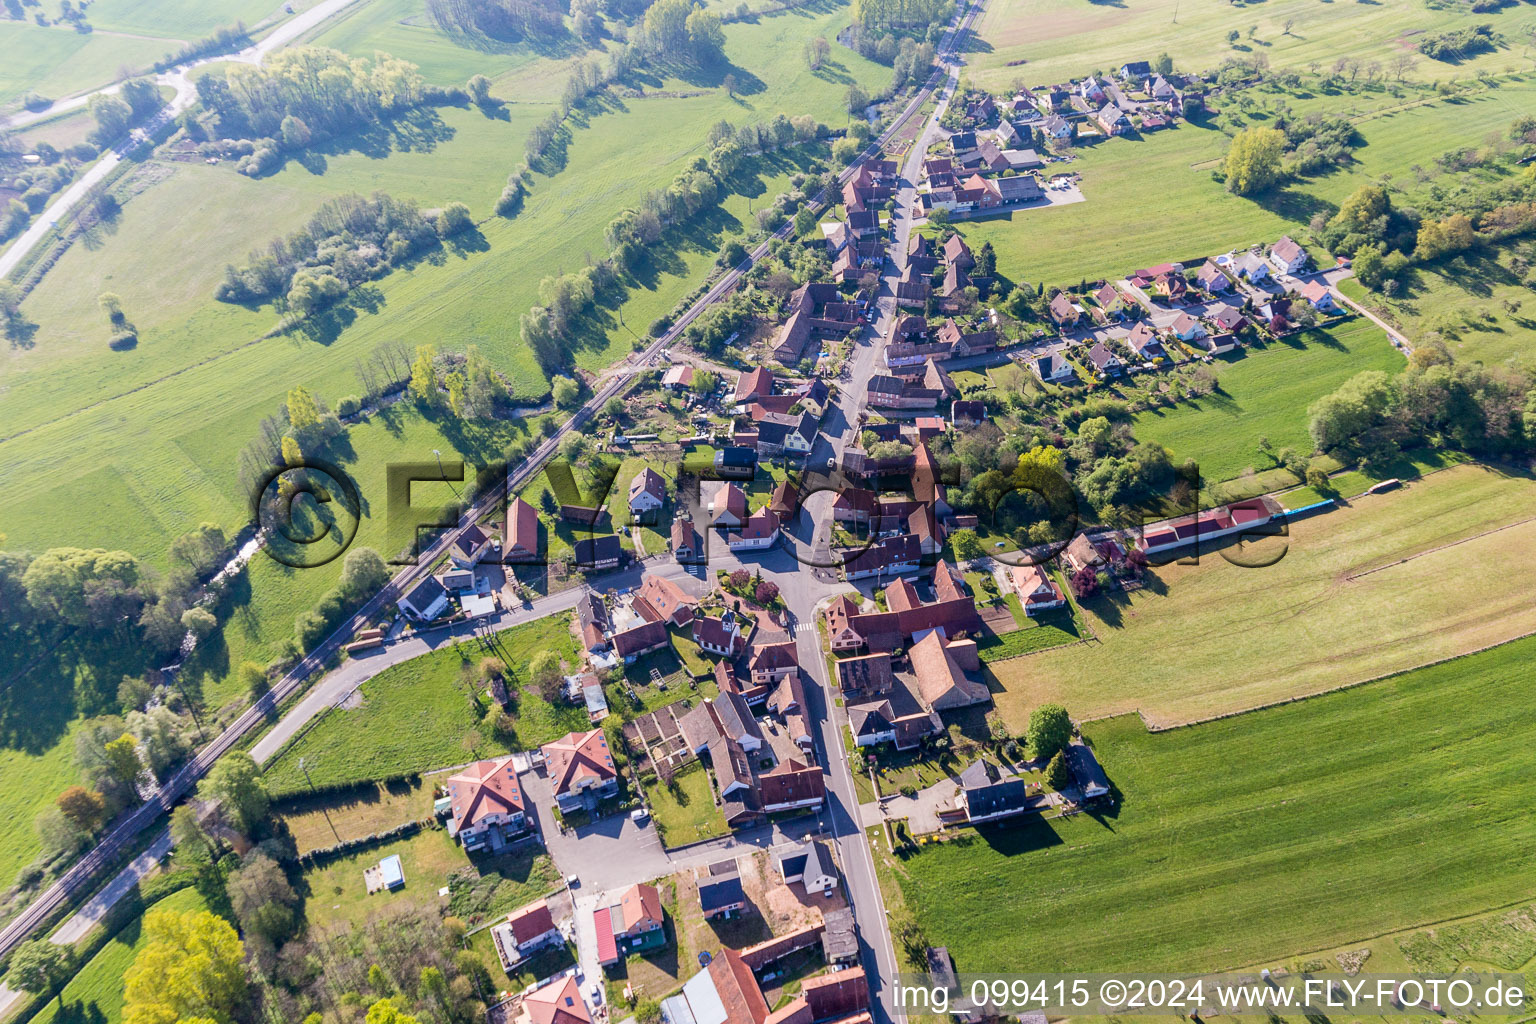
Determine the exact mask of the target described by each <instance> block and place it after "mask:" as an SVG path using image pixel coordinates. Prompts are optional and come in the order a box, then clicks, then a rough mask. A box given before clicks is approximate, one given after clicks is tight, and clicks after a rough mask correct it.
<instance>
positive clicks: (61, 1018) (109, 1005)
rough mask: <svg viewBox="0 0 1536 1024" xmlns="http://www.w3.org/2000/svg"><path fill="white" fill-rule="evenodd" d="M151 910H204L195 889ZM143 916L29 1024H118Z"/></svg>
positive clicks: (85, 965) (139, 943)
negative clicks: (126, 972)
mask: <svg viewBox="0 0 1536 1024" xmlns="http://www.w3.org/2000/svg"><path fill="white" fill-rule="evenodd" d="M150 909H151V910H172V911H176V912H178V913H186V912H187V911H191V910H206V909H208V908H207V905H206V904H205V903H204V902H203V898H202V896H201V895H199V894H198V892H197V890H196V889H182V890H180V891H178V892H173V893H171V895H169V896H167V897H166V898H165V899H163V900H160V901H159V902H158V903H155V904H154V905H153V906H152V907H150ZM142 925H143V919H142V918H140V919H136V920H135V921H133V923H131V924H129V925H128V926H127V927H125V928H124V929H123V930H122V931H120V932H118V933H117V935H115V936H113V938H112V940H111V941H110V942H108V943H107V944H106V945H105V946H103V947H102V949H101V952H99V953H97V954H96V955H95V956H93V957H91V959H90V960H88V961H86V963H85V964H84V965H83V966H82V967H81V968H80V971H79V973H77V974H76V975H75V976H74V978H73V979H72V980H71V981H70V982H69V984H67V985H65V986H64V992H63V997H62V998H63V1001H62V1003H61V1002H60V1001H59V1000H58V999H55V1000H54V1001H53V1002H51V1003H49V1004H47V1005H46V1006H44V1007H43V1008H42V1009H41V1010H39V1011H38V1012H37V1013H35V1014H33V1015H32V1017H31V1018H30V1019H29V1022H28V1024H54V1022H57V1024H77V1022H78V1024H117V1022H118V1021H120V1020H122V1019H123V973H124V972H125V971H127V970H128V968H129V966H130V965H132V963H133V958H134V957H135V956H137V955H138V953H139V950H140V949H141V948H143V945H144V943H143V941H141V932H142Z"/></svg>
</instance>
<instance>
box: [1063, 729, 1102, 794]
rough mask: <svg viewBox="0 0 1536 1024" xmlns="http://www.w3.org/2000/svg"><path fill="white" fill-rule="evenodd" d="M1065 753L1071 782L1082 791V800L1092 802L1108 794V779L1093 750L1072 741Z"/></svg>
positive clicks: (1081, 743) (1084, 744) (1083, 744)
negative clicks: (1070, 773)
mask: <svg viewBox="0 0 1536 1024" xmlns="http://www.w3.org/2000/svg"><path fill="white" fill-rule="evenodd" d="M1065 753H1066V759H1067V768H1068V769H1069V770H1070V771H1071V772H1072V781H1073V782H1074V783H1076V785H1077V787H1078V788H1079V789H1080V790H1081V791H1082V794H1083V799H1084V800H1093V799H1096V798H1098V797H1101V796H1106V795H1107V794H1108V793H1109V779H1108V778H1106V777H1105V775H1104V769H1103V768H1101V767H1100V766H1099V759H1098V758H1096V757H1094V756H1093V748H1091V747H1089V746H1088V745H1087V744H1086V743H1083V742H1081V741H1080V740H1079V741H1073V742H1072V743H1069V744H1067V749H1066V752H1065Z"/></svg>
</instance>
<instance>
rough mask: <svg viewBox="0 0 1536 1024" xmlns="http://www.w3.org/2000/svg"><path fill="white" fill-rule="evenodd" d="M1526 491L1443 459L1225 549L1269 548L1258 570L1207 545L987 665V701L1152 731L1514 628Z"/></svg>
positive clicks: (1523, 606)
mask: <svg viewBox="0 0 1536 1024" xmlns="http://www.w3.org/2000/svg"><path fill="white" fill-rule="evenodd" d="M1533 499H1536V479H1532V478H1531V477H1529V476H1524V475H1512V474H1509V473H1506V472H1503V471H1500V470H1495V469H1490V468H1487V467H1483V466H1479V465H1465V466H1457V467H1454V468H1451V469H1447V470H1444V471H1442V472H1438V473H1433V474H1430V475H1428V476H1425V477H1423V478H1422V479H1420V480H1418V481H1416V482H1413V483H1410V484H1409V485H1407V486H1406V487H1404V488H1403V489H1402V490H1399V491H1395V492H1391V493H1388V494H1383V495H1373V496H1370V497H1367V498H1362V499H1360V500H1359V501H1358V502H1356V503H1354V504H1352V505H1350V506H1349V507H1346V508H1343V509H1339V510H1337V511H1333V512H1329V513H1327V514H1324V515H1320V516H1317V517H1314V518H1311V519H1305V520H1302V521H1300V522H1297V523H1294V524H1292V525H1291V526H1290V528H1289V529H1290V532H1289V536H1288V537H1285V538H1267V539H1264V540H1262V541H1259V542H1258V543H1256V544H1251V545H1248V546H1247V548H1246V550H1245V552H1244V553H1242V554H1241V555H1238V554H1234V555H1233V557H1234V558H1239V559H1240V560H1245V561H1248V562H1250V563H1262V562H1265V561H1268V560H1270V559H1272V558H1273V557H1274V556H1275V555H1277V554H1279V553H1280V552H1281V551H1282V550H1283V551H1284V557H1282V558H1280V560H1279V561H1278V562H1276V563H1275V564H1273V565H1270V566H1268V567H1267V568H1242V567H1239V566H1237V565H1233V564H1230V563H1229V562H1228V561H1227V560H1226V559H1225V558H1223V556H1222V554H1220V553H1217V552H1206V553H1203V554H1202V555H1201V557H1200V560H1199V564H1198V565H1181V564H1171V565H1167V566H1163V567H1160V568H1155V569H1153V570H1152V572H1151V581H1150V583H1149V585H1148V586H1146V587H1145V588H1144V589H1142V590H1140V591H1137V592H1135V593H1133V594H1131V595H1129V596H1128V597H1127V596H1125V595H1115V596H1112V597H1106V596H1102V595H1101V596H1098V597H1095V598H1093V599H1090V600H1089V601H1088V602H1086V603H1085V604H1084V605H1083V606H1082V607H1083V611H1084V613H1085V615H1086V618H1087V620H1088V622H1089V624H1090V625H1091V627H1092V631H1093V633H1094V635H1095V636H1096V637H1097V638H1098V643H1095V644H1080V645H1076V646H1073V647H1067V648H1061V649H1059V650H1051V651H1045V652H1042V653H1039V654H1034V655H1031V656H1029V657H1026V658H1018V659H1014V660H1010V661H1003V662H994V663H992V664H991V665H990V666H989V667H990V669H991V671H992V673H993V675H994V677H995V682H996V684H997V685H996V686H995V687H994V688H993V689H994V694H993V696H994V698H995V699H996V701H997V706H998V710H999V711H1000V712H1001V713H1002V715H1003V718H1004V721H1005V722H1006V723H1007V724H1008V726H1009V728H1010V729H1012V730H1013V731H1014V732H1015V733H1021V732H1023V730H1024V727H1025V725H1026V723H1027V721H1028V718H1029V713H1030V711H1031V710H1032V709H1033V708H1034V707H1035V706H1037V705H1038V704H1040V703H1043V702H1045V701H1059V702H1060V703H1062V704H1064V705H1066V707H1067V709H1068V710H1069V711H1070V712H1071V713H1072V715H1073V716H1074V717H1075V718H1080V719H1088V718H1099V717H1103V716H1107V715H1115V714H1123V713H1126V712H1132V711H1139V712H1140V713H1141V714H1142V715H1143V717H1144V718H1145V719H1146V720H1147V721H1148V723H1149V724H1150V725H1152V726H1153V727H1157V728H1164V727H1168V726H1172V725H1177V724H1180V723H1184V722H1189V721H1192V720H1198V719H1203V718H1208V717H1210V716H1213V715H1220V714H1226V713H1230V712H1234V711H1241V710H1244V709H1247V708H1253V707H1258V706H1261V705H1264V704H1268V703H1271V702H1274V701H1281V700H1288V699H1291V698H1295V697H1299V696H1304V695H1306V694H1311V693H1317V692H1319V691H1322V690H1327V689H1332V688H1334V687H1338V686H1342V685H1345V684H1348V683H1352V682H1358V681H1361V680H1365V679H1370V678H1374V677H1376V676H1380V675H1383V674H1385V673H1389V672H1399V671H1403V670H1406V669H1410V668H1413V667H1415V666H1418V665H1423V664H1426V663H1428V662H1431V661H1434V660H1437V659H1441V658H1447V657H1451V656H1454V655H1457V654H1462V653H1465V652H1467V651H1470V650H1476V649H1479V648H1482V647H1486V646H1488V645H1490V644H1496V643H1501V642H1503V641H1505V640H1508V639H1510V638H1511V637H1515V636H1521V635H1523V634H1525V633H1527V632H1530V631H1532V630H1536V610H1533V609H1532V607H1531V604H1530V601H1529V595H1530V593H1532V588H1533V587H1536V568H1533V567H1531V566H1529V565H1527V564H1526V562H1527V560H1524V559H1511V558H1509V557H1508V553H1509V552H1510V551H1511V550H1516V551H1519V550H1526V549H1527V548H1528V547H1529V546H1530V545H1531V544H1533V543H1536V519H1533V518H1532V512H1531V509H1532V507H1533V505H1532V501H1533ZM1493 531H1497V532H1493ZM1469 593H1475V594H1476V595H1477V599H1476V600H1475V601H1470V600H1468V598H1467V595H1468V594H1469ZM999 688H1001V690H1002V692H1001V693H999V692H995V691H996V690H997V689H999Z"/></svg>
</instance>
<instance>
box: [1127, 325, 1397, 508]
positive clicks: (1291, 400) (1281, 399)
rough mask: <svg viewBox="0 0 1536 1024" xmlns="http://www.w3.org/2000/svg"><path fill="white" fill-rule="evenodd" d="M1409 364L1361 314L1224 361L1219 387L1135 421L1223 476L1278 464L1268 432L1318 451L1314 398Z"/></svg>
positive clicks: (1205, 471) (1211, 479) (1278, 441)
mask: <svg viewBox="0 0 1536 1024" xmlns="http://www.w3.org/2000/svg"><path fill="white" fill-rule="evenodd" d="M1402 368H1403V357H1402V355H1401V354H1400V353H1399V352H1398V351H1397V350H1396V349H1394V348H1393V347H1392V344H1391V342H1389V341H1388V340H1387V335H1386V332H1384V331H1383V330H1381V328H1379V327H1377V326H1375V325H1374V324H1372V323H1370V322H1369V321H1367V320H1365V319H1364V318H1361V319H1359V320H1356V321H1353V322H1350V323H1346V324H1344V325H1342V326H1340V327H1337V328H1334V329H1332V330H1317V331H1308V332H1306V333H1305V334H1297V335H1293V336H1291V337H1289V338H1286V339H1285V340H1283V341H1279V342H1275V343H1272V344H1270V345H1269V346H1268V347H1266V348H1263V349H1250V350H1245V351H1244V352H1243V354H1242V356H1241V357H1240V358H1229V359H1228V360H1226V361H1225V362H1224V363H1218V364H1217V365H1216V366H1215V369H1216V377H1217V381H1218V385H1219V390H1217V391H1216V392H1214V393H1212V394H1211V395H1209V396H1207V397H1205V398H1201V399H1197V400H1195V401H1192V402H1185V403H1182V404H1180V405H1178V406H1175V407H1174V408H1172V409H1159V410H1155V411H1149V412H1144V413H1141V414H1139V415H1138V416H1137V417H1136V419H1135V422H1134V425H1133V429H1134V431H1135V433H1136V439H1137V440H1138V441H1156V442H1157V443H1159V444H1161V445H1162V446H1163V447H1165V448H1167V449H1168V450H1169V451H1170V452H1172V453H1173V461H1174V462H1175V463H1176V464H1178V463H1183V462H1184V461H1185V460H1186V459H1194V460H1195V461H1196V462H1197V463H1199V465H1200V475H1201V477H1202V478H1203V479H1204V480H1205V482H1207V483H1219V482H1221V481H1224V480H1231V479H1232V478H1234V477H1236V476H1240V475H1242V474H1244V473H1247V472H1250V471H1252V470H1255V469H1268V468H1270V467H1271V465H1272V464H1273V460H1271V459H1270V458H1269V457H1268V456H1266V455H1264V454H1263V453H1262V452H1260V451H1259V449H1258V441H1259V438H1261V437H1267V438H1269V441H1270V443H1271V444H1272V445H1273V446H1274V450H1275V451H1277V452H1278V451H1280V450H1281V449H1282V448H1294V449H1296V450H1297V451H1298V452H1301V453H1303V454H1306V453H1309V452H1311V451H1312V439H1311V437H1310V436H1309V435H1308V433H1307V407H1308V406H1309V405H1311V404H1312V402H1313V401H1315V400H1316V399H1318V398H1321V397H1322V396H1323V395H1326V394H1328V393H1329V392H1331V391H1333V390H1334V389H1336V388H1337V387H1338V386H1339V385H1340V384H1342V383H1344V382H1345V381H1346V380H1348V379H1349V378H1350V377H1353V376H1354V375H1355V374H1357V373H1360V372H1361V371H1364V370H1382V371H1385V372H1386V373H1396V372H1397V371H1398V370H1400V369H1402Z"/></svg>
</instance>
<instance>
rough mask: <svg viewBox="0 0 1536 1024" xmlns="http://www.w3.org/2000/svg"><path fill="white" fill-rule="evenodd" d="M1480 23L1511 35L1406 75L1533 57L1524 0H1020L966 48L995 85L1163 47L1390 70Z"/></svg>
mask: <svg viewBox="0 0 1536 1024" xmlns="http://www.w3.org/2000/svg"><path fill="white" fill-rule="evenodd" d="M1480 24H1491V25H1493V26H1494V27H1495V29H1496V30H1497V31H1499V32H1501V33H1503V34H1504V36H1505V37H1506V39H1507V45H1505V46H1504V47H1501V48H1500V49H1499V50H1497V51H1496V52H1493V53H1486V54H1479V55H1476V56H1474V57H1472V58H1471V59H1468V60H1465V61H1461V62H1458V63H1455V64H1448V63H1444V62H1441V61H1432V60H1428V59H1425V58H1418V59H1417V60H1416V62H1415V63H1414V65H1413V66H1412V68H1411V69H1410V70H1408V71H1407V72H1406V74H1407V77H1409V78H1414V79H1421V80H1426V81H1432V80H1435V79H1438V78H1449V77H1452V76H1461V77H1464V76H1466V75H1468V74H1472V73H1481V72H1488V71H1503V70H1506V69H1507V68H1509V67H1510V66H1512V65H1513V66H1522V65H1523V66H1526V67H1528V66H1529V61H1530V51H1529V47H1528V45H1527V43H1528V37H1529V34H1530V31H1531V29H1532V27H1533V26H1536V18H1533V17H1532V13H1531V11H1530V9H1529V8H1528V7H1522V6H1515V7H1513V8H1510V9H1507V10H1505V11H1503V12H1486V13H1473V12H1472V10H1471V8H1470V6H1465V7H1463V6H1456V7H1452V6H1451V5H1436V6H1435V7H1431V6H1430V5H1428V4H1425V3H1423V2H1421V0H1384V2H1381V3H1373V4H1369V5H1362V4H1352V3H1335V4H1318V3H1314V2H1311V0H1269V2H1267V3H1265V4H1263V5H1262V6H1252V5H1228V6H1225V7H1220V6H1216V7H1206V6H1200V7H1190V6H1187V5H1186V6H1184V7H1183V9H1182V10H1180V4H1179V2H1178V0H1151V2H1149V3H1145V4H1136V5H1135V6H1134V7H1120V6H1115V5H1112V4H1095V3H1091V2H1089V0H1022V2H1019V3H1013V4H1006V5H1005V4H997V5H991V6H989V7H988V8H987V10H986V12H985V13H984V14H983V15H982V17H981V20H980V23H979V25H978V30H977V35H978V36H979V39H978V40H977V41H976V42H974V43H973V44H972V52H971V53H970V54H969V55H968V59H969V63H970V74H971V76H972V78H973V79H974V80H975V82H976V83H977V84H978V85H984V86H986V87H987V88H991V89H995V90H1002V89H1005V88H1007V87H1008V85H1009V83H1011V82H1012V81H1013V80H1014V79H1015V78H1019V77H1022V78H1024V80H1025V81H1027V82H1028V83H1030V84H1032V85H1033V84H1036V83H1049V82H1059V81H1065V80H1066V79H1068V78H1076V77H1078V76H1080V75H1082V74H1085V73H1086V72H1088V71H1091V70H1093V69H1095V68H1097V69H1100V70H1101V71H1104V72H1110V71H1112V70H1113V69H1116V68H1119V67H1120V65H1121V64H1123V63H1125V62H1126V61H1128V60H1151V59H1152V58H1153V57H1155V56H1157V55H1158V54H1159V53H1161V52H1166V53H1168V54H1170V55H1171V56H1172V57H1173V59H1174V63H1175V65H1176V66H1178V67H1181V68H1190V69H1200V70H1203V69H1206V68H1213V67H1215V66H1216V65H1218V64H1220V63H1221V62H1222V61H1223V60H1225V59H1227V58H1229V57H1239V58H1251V57H1253V56H1255V55H1263V56H1264V57H1266V58H1268V60H1269V62H1270V64H1271V65H1272V66H1274V67H1277V68H1291V67H1298V68H1300V67H1307V66H1309V65H1311V64H1321V65H1324V66H1327V65H1332V64H1333V63H1334V62H1335V61H1336V60H1340V59H1345V60H1357V61H1360V62H1361V63H1362V64H1363V65H1369V64H1371V63H1373V62H1374V63H1377V64H1380V65H1381V66H1382V68H1383V69H1384V70H1385V71H1386V73H1388V74H1390V75H1394V76H1395V75H1396V71H1395V69H1394V65H1393V61H1394V60H1395V59H1396V58H1397V57H1398V56H1399V55H1401V54H1404V53H1413V50H1414V47H1415V46H1416V41H1415V40H1416V37H1418V36H1420V35H1423V34H1425V33H1432V34H1437V33H1442V32H1447V31H1452V30H1455V29H1459V28H1466V27H1469V26H1472V25H1480ZM1233 31H1236V32H1238V33H1240V35H1241V38H1240V39H1239V40H1238V41H1237V42H1235V43H1233V42H1229V41H1228V34H1229V33H1231V32H1233ZM1413 56H1415V57H1418V55H1417V54H1413Z"/></svg>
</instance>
